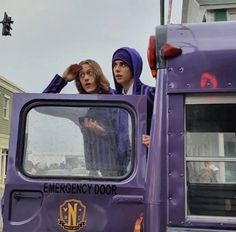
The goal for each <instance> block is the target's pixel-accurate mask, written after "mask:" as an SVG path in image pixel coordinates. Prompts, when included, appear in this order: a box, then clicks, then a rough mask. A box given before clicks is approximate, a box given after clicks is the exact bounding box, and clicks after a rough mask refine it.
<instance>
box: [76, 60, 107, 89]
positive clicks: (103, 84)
mask: <svg viewBox="0 0 236 232" xmlns="http://www.w3.org/2000/svg"><path fill="white" fill-rule="evenodd" d="M83 64H87V65H89V66H90V68H91V69H92V71H93V72H94V75H95V83H96V85H97V89H96V92H97V93H108V92H109V87H110V83H109V82H108V80H107V78H106V77H105V75H104V74H103V72H102V69H101V67H100V65H99V64H98V63H97V62H96V61H94V60H90V59H88V60H83V61H81V62H80V63H79V65H81V66H82V65H83ZM75 85H76V88H77V89H78V91H79V93H87V92H86V91H85V90H84V89H83V87H82V85H81V83H80V78H79V73H78V75H77V76H76V78H75Z"/></svg>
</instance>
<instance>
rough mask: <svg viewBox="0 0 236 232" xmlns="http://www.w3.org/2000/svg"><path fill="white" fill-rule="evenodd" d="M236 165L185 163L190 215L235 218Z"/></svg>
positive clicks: (235, 163)
mask: <svg viewBox="0 0 236 232" xmlns="http://www.w3.org/2000/svg"><path fill="white" fill-rule="evenodd" d="M235 192H236V162H213V161H205V162H187V203H188V214H189V215H205V216H229V217H232V216H234V217H235V216H236V207H235V206H236V198H235Z"/></svg>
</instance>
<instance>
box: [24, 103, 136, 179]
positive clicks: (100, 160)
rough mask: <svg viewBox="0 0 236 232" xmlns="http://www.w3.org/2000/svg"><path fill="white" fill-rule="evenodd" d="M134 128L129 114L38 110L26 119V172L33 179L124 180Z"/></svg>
mask: <svg viewBox="0 0 236 232" xmlns="http://www.w3.org/2000/svg"><path fill="white" fill-rule="evenodd" d="M128 124H129V125H128ZM131 129H132V125H131V117H130V115H129V114H128V112H127V111H126V110H124V109H119V108H107V107H106V108H105V107H90V108H86V107H53V106H45V107H37V108H34V109H32V110H30V111H29V113H28V115H27V120H26V131H25V149H24V162H23V168H24V169H25V171H26V172H27V173H28V174H30V175H33V176H66V177H69V176H72V177H75V176H79V177H96V178H109V177H111V178H114V177H121V176H124V175H126V174H127V173H129V172H130V167H131V165H130V161H131V142H130V141H131Z"/></svg>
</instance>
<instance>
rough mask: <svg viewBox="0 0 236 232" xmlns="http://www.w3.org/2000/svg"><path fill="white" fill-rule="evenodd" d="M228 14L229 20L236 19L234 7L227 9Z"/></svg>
mask: <svg viewBox="0 0 236 232" xmlns="http://www.w3.org/2000/svg"><path fill="white" fill-rule="evenodd" d="M228 14H229V20H231V21H236V9H229V10H228Z"/></svg>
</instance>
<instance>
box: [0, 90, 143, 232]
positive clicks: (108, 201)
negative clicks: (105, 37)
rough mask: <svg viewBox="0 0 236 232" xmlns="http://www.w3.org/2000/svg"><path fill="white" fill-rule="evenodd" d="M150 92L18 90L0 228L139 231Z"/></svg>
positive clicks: (20, 230) (62, 231)
mask: <svg viewBox="0 0 236 232" xmlns="http://www.w3.org/2000/svg"><path fill="white" fill-rule="evenodd" d="M145 127H146V97H141V96H110V95H109V96H108V95H63V94H60V95H52V94H16V95H15V96H14V102H13V113H12V124H11V134H10V149H9V159H8V170H7V177H6V185H5V193H4V197H3V201H2V210H3V221H4V228H3V231H17V232H26V231H35V232H46V231H47V232H49V231H52V232H55V231H57V232H65V231H67V232H76V231H84V232H100V231H101V232H105V231H106V232H108V231H134V225H135V222H136V221H138V220H139V219H140V218H141V217H142V216H140V215H142V213H143V212H144V211H145V209H144V186H145V171H146V170H145V169H146V154H145V153H146V148H145V146H144V145H142V144H141V135H142V134H143V133H145Z"/></svg>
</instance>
